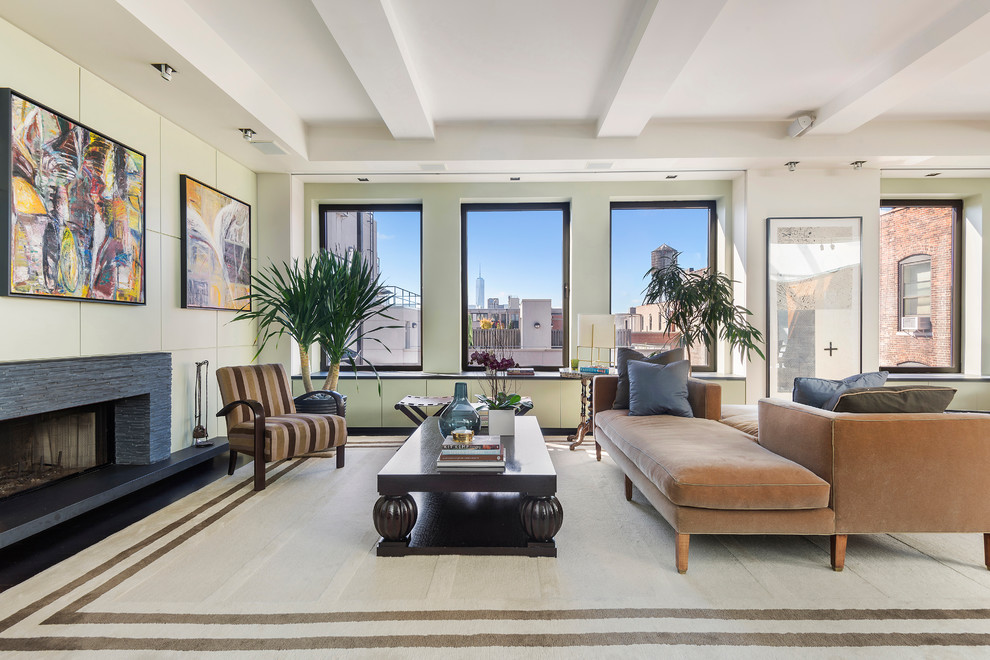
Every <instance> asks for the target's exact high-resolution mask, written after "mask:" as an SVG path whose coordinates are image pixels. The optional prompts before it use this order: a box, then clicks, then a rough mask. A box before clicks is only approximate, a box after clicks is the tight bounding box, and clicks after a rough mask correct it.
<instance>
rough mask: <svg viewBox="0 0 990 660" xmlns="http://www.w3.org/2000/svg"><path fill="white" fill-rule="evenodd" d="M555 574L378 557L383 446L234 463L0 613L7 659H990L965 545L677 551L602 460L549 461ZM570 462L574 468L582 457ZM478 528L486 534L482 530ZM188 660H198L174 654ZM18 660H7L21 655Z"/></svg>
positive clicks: (5, 600)
mask: <svg viewBox="0 0 990 660" xmlns="http://www.w3.org/2000/svg"><path fill="white" fill-rule="evenodd" d="M548 444H549V448H550V450H551V456H552V458H553V460H554V463H555V465H556V467H557V471H558V475H559V476H558V494H559V497H560V500H561V502H562V503H563V506H564V511H565V514H564V526H563V527H562V529H561V531H560V533H559V534H558V536H557V542H558V548H559V556H558V557H557V558H524V557H463V556H456V555H454V556H414V557H405V558H379V557H377V556H376V555H375V551H374V548H375V544H376V542H377V541H378V536H377V533H376V532H375V531H374V529H373V526H372V523H371V508H372V506H373V504H374V501H375V499H376V498H377V493H376V492H375V474H376V473H377V471H378V470H379V469H380V467H381V466H382V465H383V464H384V463H385V462H386V461H387V460H388V458H389V457H390V456H391V454H392V453H393V451H394V450H393V449H391V448H389V447H379V448H375V447H372V446H368V447H367V449H366V450H363V451H360V452H354V453H352V454H348V464H347V466H346V467H345V468H343V469H341V470H336V469H335V468H334V463H335V462H334V461H329V460H324V459H325V457H326V456H327V455H316V456H311V457H305V458H302V459H296V460H291V461H284V462H281V463H278V464H274V465H272V466H270V467H269V484H270V485H269V487H268V488H267V489H266V490H265V491H263V492H260V493H255V492H254V491H253V490H251V485H250V484H251V479H250V471H251V468H252V466H251V465H247V466H245V468H242V469H241V470H239V471H238V473H237V474H235V475H234V476H233V477H227V478H224V479H221V480H219V481H217V482H215V483H214V484H211V485H210V486H208V487H206V488H204V489H202V490H201V491H199V492H197V493H196V494H194V495H192V496H190V497H187V498H185V499H184V500H182V501H180V502H177V503H176V504H174V505H172V506H170V507H168V508H166V509H164V510H162V511H160V512H158V513H156V514H154V515H152V516H150V517H149V518H147V519H145V520H143V521H141V522H139V523H137V524H135V525H133V526H131V527H130V528H128V529H126V530H124V531H122V532H120V533H118V534H116V535H114V536H112V537H110V538H109V539H106V540H105V541H103V542H101V543H99V544H97V545H96V546H93V547H92V548H89V549H88V550H86V551H84V552H82V553H80V554H79V555H76V556H75V557H73V558H71V559H69V560H67V561H65V562H63V563H61V564H59V565H57V566H55V567H53V568H51V569H49V570H48V571H46V572H45V573H43V574H41V575H38V576H36V577H35V578H32V579H31V580H29V581H27V582H25V583H23V584H21V585H19V586H17V587H15V588H13V589H11V590H8V591H7V592H4V593H3V594H2V595H0V654H3V655H4V656H5V657H6V654H7V653H13V652H20V653H21V654H24V656H25V657H27V656H30V655H37V656H38V657H45V658H49V657H90V654H92V657H105V654H106V653H107V652H114V651H116V652H118V653H117V655H116V656H113V657H122V658H132V657H181V658H189V657H197V658H198V657H227V656H231V657H233V656H240V655H242V654H243V655H245V656H248V657H259V658H271V657H305V658H310V657H312V658H323V657H345V656H344V655H341V654H343V653H344V652H346V657H368V658H380V657H388V658H403V657H414V658H420V657H421V658H436V657H440V658H448V657H449V658H476V657H481V658H499V659H503V658H516V657H518V658H523V657H525V658H534V657H536V658H575V657H579V658H603V657H604V658H610V657H615V658H629V657H643V658H648V657H649V658H653V657H659V656H664V657H667V656H670V657H733V658H767V657H775V658H776V657H830V658H840V657H841V658H845V657H863V658H876V657H890V658H903V657H905V656H907V657H912V656H913V657H933V658H942V657H954V658H956V657H974V658H976V657H987V655H988V648H986V645H987V644H990V609H988V608H990V578H988V571H986V570H985V569H984V568H982V566H981V561H980V560H981V556H982V548H981V547H979V546H980V538H979V536H978V535H913V536H912V535H902V536H901V535H899V536H897V537H893V536H883V535H881V536H877V537H863V538H860V537H854V538H852V539H850V542H849V555H848V557H847V568H846V571H845V572H843V573H834V572H832V571H831V570H830V569H829V568H828V540H827V538H824V539H819V538H816V537H697V538H695V539H692V563H691V569H690V571H689V572H688V574H686V575H678V574H677V573H676V571H675V570H674V567H673V546H674V541H673V533H672V532H671V530H670V528H669V527H668V526H666V523H665V522H664V521H663V520H662V519H660V518H659V517H658V516H657V515H656V512H655V511H652V509H651V508H650V507H649V506H648V505H647V504H645V502H644V501H642V499H641V498H640V497H639V496H638V495H637V497H636V498H634V501H633V502H632V503H629V502H626V501H625V499H624V497H623V495H622V480H621V473H619V472H618V470H617V468H616V467H615V466H614V464H612V463H611V462H610V461H609V459H608V458H607V457H606V458H605V459H604V460H603V461H602V462H601V463H597V462H596V461H595V460H594V455H593V444H592V445H591V448H589V451H568V449H567V445H566V444H565V443H561V442H552V443H548ZM580 449H582V450H583V449H585V448H584V447H581V448H580ZM479 515H483V514H482V513H480V512H479ZM190 653H194V654H195V655H189V654H190ZM16 657H22V656H21V655H17V656H16Z"/></svg>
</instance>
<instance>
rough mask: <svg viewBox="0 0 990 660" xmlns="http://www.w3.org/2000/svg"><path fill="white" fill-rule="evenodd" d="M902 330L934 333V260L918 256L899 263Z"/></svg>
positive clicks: (900, 320)
mask: <svg viewBox="0 0 990 660" xmlns="http://www.w3.org/2000/svg"><path fill="white" fill-rule="evenodd" d="M897 279H898V281H899V282H900V296H901V314H900V319H899V323H900V330H901V331H904V332H916V333H921V334H928V335H931V333H932V258H931V257H930V256H928V255H927V254H917V255H914V256H912V257H907V258H906V259H901V261H900V262H899V263H898V278H897Z"/></svg>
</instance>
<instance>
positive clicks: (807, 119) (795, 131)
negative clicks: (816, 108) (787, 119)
mask: <svg viewBox="0 0 990 660" xmlns="http://www.w3.org/2000/svg"><path fill="white" fill-rule="evenodd" d="M814 125H815V115H801V116H800V117H798V118H797V119H795V120H794V121H793V122H792V123H791V125H790V126H788V127H787V134H788V135H789V136H791V137H792V138H795V137H800V136H802V135H804V134H805V133H806V132H807V131H808V129H809V128H811V127H812V126H814Z"/></svg>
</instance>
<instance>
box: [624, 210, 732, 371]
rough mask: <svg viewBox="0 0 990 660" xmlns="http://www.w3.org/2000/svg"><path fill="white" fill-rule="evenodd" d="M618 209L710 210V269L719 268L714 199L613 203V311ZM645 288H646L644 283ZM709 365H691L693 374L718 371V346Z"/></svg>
mask: <svg viewBox="0 0 990 660" xmlns="http://www.w3.org/2000/svg"><path fill="white" fill-rule="evenodd" d="M616 209H707V210H708V267H709V268H718V209H717V205H716V201H715V200H713V199H695V200H656V201H639V202H612V203H611V204H609V209H608V308H609V313H611V310H612V230H613V222H614V220H613V215H612V213H613V211H615V210H616ZM643 286H644V287H645V286H646V282H645V281H644V283H643ZM708 357H709V360H708V363H707V364H704V365H701V364H698V365H691V371H692V372H706V373H714V372H716V371H717V370H718V346H717V345H716V346H709V347H708Z"/></svg>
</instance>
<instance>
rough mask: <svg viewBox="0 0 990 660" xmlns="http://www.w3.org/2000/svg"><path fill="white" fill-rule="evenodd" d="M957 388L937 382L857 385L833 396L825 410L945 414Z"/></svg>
mask: <svg viewBox="0 0 990 660" xmlns="http://www.w3.org/2000/svg"><path fill="white" fill-rule="evenodd" d="M955 394H956V390H955V388H952V387H939V386H937V385H898V386H895V387H855V388H853V389H851V390H845V391H844V392H839V393H838V394H836V395H835V396H833V397H832V399H831V401H829V402H828V405H827V406H826V407H825V410H834V411H835V412H852V413H941V412H945V409H946V408H948V407H949V404H950V403H951V402H952V397H953V396H955Z"/></svg>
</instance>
